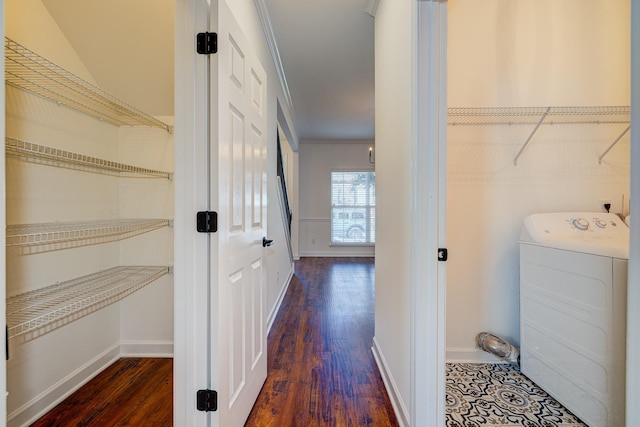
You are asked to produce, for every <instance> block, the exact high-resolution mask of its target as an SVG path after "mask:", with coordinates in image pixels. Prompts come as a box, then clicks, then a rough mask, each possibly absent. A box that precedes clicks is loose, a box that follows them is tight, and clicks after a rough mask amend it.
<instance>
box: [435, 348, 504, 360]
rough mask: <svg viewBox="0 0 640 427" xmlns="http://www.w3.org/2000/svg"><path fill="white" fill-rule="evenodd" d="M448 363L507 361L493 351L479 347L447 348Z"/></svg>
mask: <svg viewBox="0 0 640 427" xmlns="http://www.w3.org/2000/svg"><path fill="white" fill-rule="evenodd" d="M446 362H447V363H507V362H505V361H503V360H501V359H499V358H498V357H496V356H495V355H493V354H491V353H487V352H486V351H482V350H480V349H477V348H466V347H450V348H447V355H446Z"/></svg>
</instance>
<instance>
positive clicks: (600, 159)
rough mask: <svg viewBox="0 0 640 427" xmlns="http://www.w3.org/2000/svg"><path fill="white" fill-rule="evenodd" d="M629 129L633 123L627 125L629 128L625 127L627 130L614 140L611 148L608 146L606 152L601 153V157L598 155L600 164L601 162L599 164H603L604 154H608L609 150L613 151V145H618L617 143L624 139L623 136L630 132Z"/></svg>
mask: <svg viewBox="0 0 640 427" xmlns="http://www.w3.org/2000/svg"><path fill="white" fill-rule="evenodd" d="M629 129H631V125H629V126H627V128H626V129H625V130H624V131H623V132H622V133H621V134H620V136H619V137H617V138H616V139H615V141H613V142H612V143H611V145H610V146H609V148H607V149H606V150H605V151H604V153H602V155H601V156H600V157H598V164H599V165H601V164H602V159H603V158H604V156H606V155H607V154H608V153H609V151H611V149H612V148H613V147H615V146H616V144H617V143H618V142H619V141H620V140H621V139H622V137H623V136H625V135H626V134H627V132H629Z"/></svg>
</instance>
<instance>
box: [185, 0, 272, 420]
mask: <svg viewBox="0 0 640 427" xmlns="http://www.w3.org/2000/svg"><path fill="white" fill-rule="evenodd" d="M205 31H208V32H216V33H218V53H216V54H212V55H199V54H197V53H196V49H195V47H196V34H197V33H198V32H205ZM175 98H176V108H175V110H176V127H175V133H176V149H175V189H176V203H175V254H174V263H175V269H174V278H175V302H174V305H175V350H174V353H175V355H174V425H176V426H189V427H201V426H202V427H203V426H213V427H220V426H224V427H233V426H241V425H243V424H244V421H245V419H246V417H247V415H248V414H249V411H250V410H251V408H252V406H253V403H254V401H255V398H256V397H257V395H258V393H259V391H260V388H261V386H262V384H263V382H264V380H265V378H266V327H265V324H266V314H265V303H266V269H265V268H264V261H263V248H262V237H263V236H264V235H265V234H264V233H265V231H266V230H265V227H266V206H267V199H266V164H265V162H266V138H265V134H264V132H265V129H266V111H265V109H266V105H265V101H266V74H265V72H264V70H263V68H262V67H261V66H260V64H259V63H257V61H256V60H255V55H253V53H252V52H251V49H250V47H249V45H248V43H247V41H246V39H245V37H244V36H243V35H242V32H241V31H240V30H239V27H238V24H237V23H236V22H235V19H233V16H232V15H231V12H230V10H229V8H228V6H227V4H226V3H225V2H224V1H223V0H177V2H176V82H175ZM198 211H216V212H218V232H216V233H197V232H196V212H198ZM201 389H211V390H215V391H217V392H218V410H217V411H215V412H200V411H197V409H196V392H197V391H198V390H201Z"/></svg>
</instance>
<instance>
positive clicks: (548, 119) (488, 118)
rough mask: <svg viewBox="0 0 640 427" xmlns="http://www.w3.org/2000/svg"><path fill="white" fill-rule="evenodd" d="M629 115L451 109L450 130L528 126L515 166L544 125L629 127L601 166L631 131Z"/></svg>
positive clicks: (615, 109)
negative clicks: (457, 128)
mask: <svg viewBox="0 0 640 427" xmlns="http://www.w3.org/2000/svg"><path fill="white" fill-rule="evenodd" d="M630 111H631V108H630V107H628V106H586V107H449V108H448V109H447V124H448V125H449V126H488V125H493V126H504V125H509V126H511V125H529V126H532V130H531V132H530V133H529V136H528V137H527V139H526V140H525V142H524V143H523V144H522V147H521V148H520V150H519V151H518V154H516V156H515V158H514V159H513V164H514V166H515V165H517V164H518V159H519V158H520V156H521V155H522V153H523V151H524V150H525V148H526V147H527V145H528V144H529V142H531V140H532V139H533V136H534V135H535V133H536V132H537V130H538V129H539V128H540V126H542V125H602V124H613V125H625V124H626V125H627V126H626V128H625V129H624V130H623V131H622V133H620V134H618V135H617V137H616V138H615V139H614V140H613V142H612V143H611V145H609V147H608V148H607V149H606V150H605V151H604V152H603V153H602V155H601V156H600V157H599V158H598V163H602V159H603V158H604V157H605V156H606V155H607V153H608V152H609V151H610V150H611V149H612V148H613V147H614V146H615V145H616V144H617V143H618V142H619V141H620V140H621V139H622V137H624V135H625V134H626V133H627V132H628V131H629V129H630V125H629V121H630Z"/></svg>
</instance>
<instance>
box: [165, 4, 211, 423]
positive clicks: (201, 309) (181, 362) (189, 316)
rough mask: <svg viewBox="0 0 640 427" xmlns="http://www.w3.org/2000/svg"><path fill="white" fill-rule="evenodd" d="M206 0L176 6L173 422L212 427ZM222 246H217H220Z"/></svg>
mask: <svg viewBox="0 0 640 427" xmlns="http://www.w3.org/2000/svg"><path fill="white" fill-rule="evenodd" d="M208 3H209V2H208V1H207V0H176V22H175V77H174V79H175V83H174V84H175V88H174V93H175V95H174V96H175V113H174V114H175V170H174V171H175V173H174V183H175V204H174V361H173V381H174V383H173V384H174V385H173V387H174V389H173V390H174V391H173V408H174V415H173V423H174V425H176V426H194V427H196V426H205V425H208V423H209V415H208V414H207V413H206V412H199V411H196V409H195V400H196V399H195V397H196V391H197V390H200V389H208V388H209V387H210V384H209V381H210V377H211V375H210V372H209V363H208V358H209V345H208V343H206V342H203V341H204V340H198V339H197V337H199V336H200V337H201V336H208V325H209V323H210V317H209V308H208V303H209V289H208V283H209V277H208V276H209V274H208V269H207V265H208V263H209V261H210V259H213V258H212V257H213V256H216V257H217V254H211V253H210V252H209V251H210V247H211V245H210V243H209V241H210V239H215V238H216V235H215V234H213V235H210V234H206V233H197V232H196V212H198V211H205V210H210V206H209V172H208V162H209V130H208V125H207V123H208V120H209V118H208V111H209V108H208V103H209V99H208V98H209V96H208V95H209V85H208V75H209V65H208V62H209V58H208V57H207V56H206V55H198V54H196V52H195V35H196V34H197V33H198V32H202V31H208V30H209V5H208ZM216 246H217V245H216Z"/></svg>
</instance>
